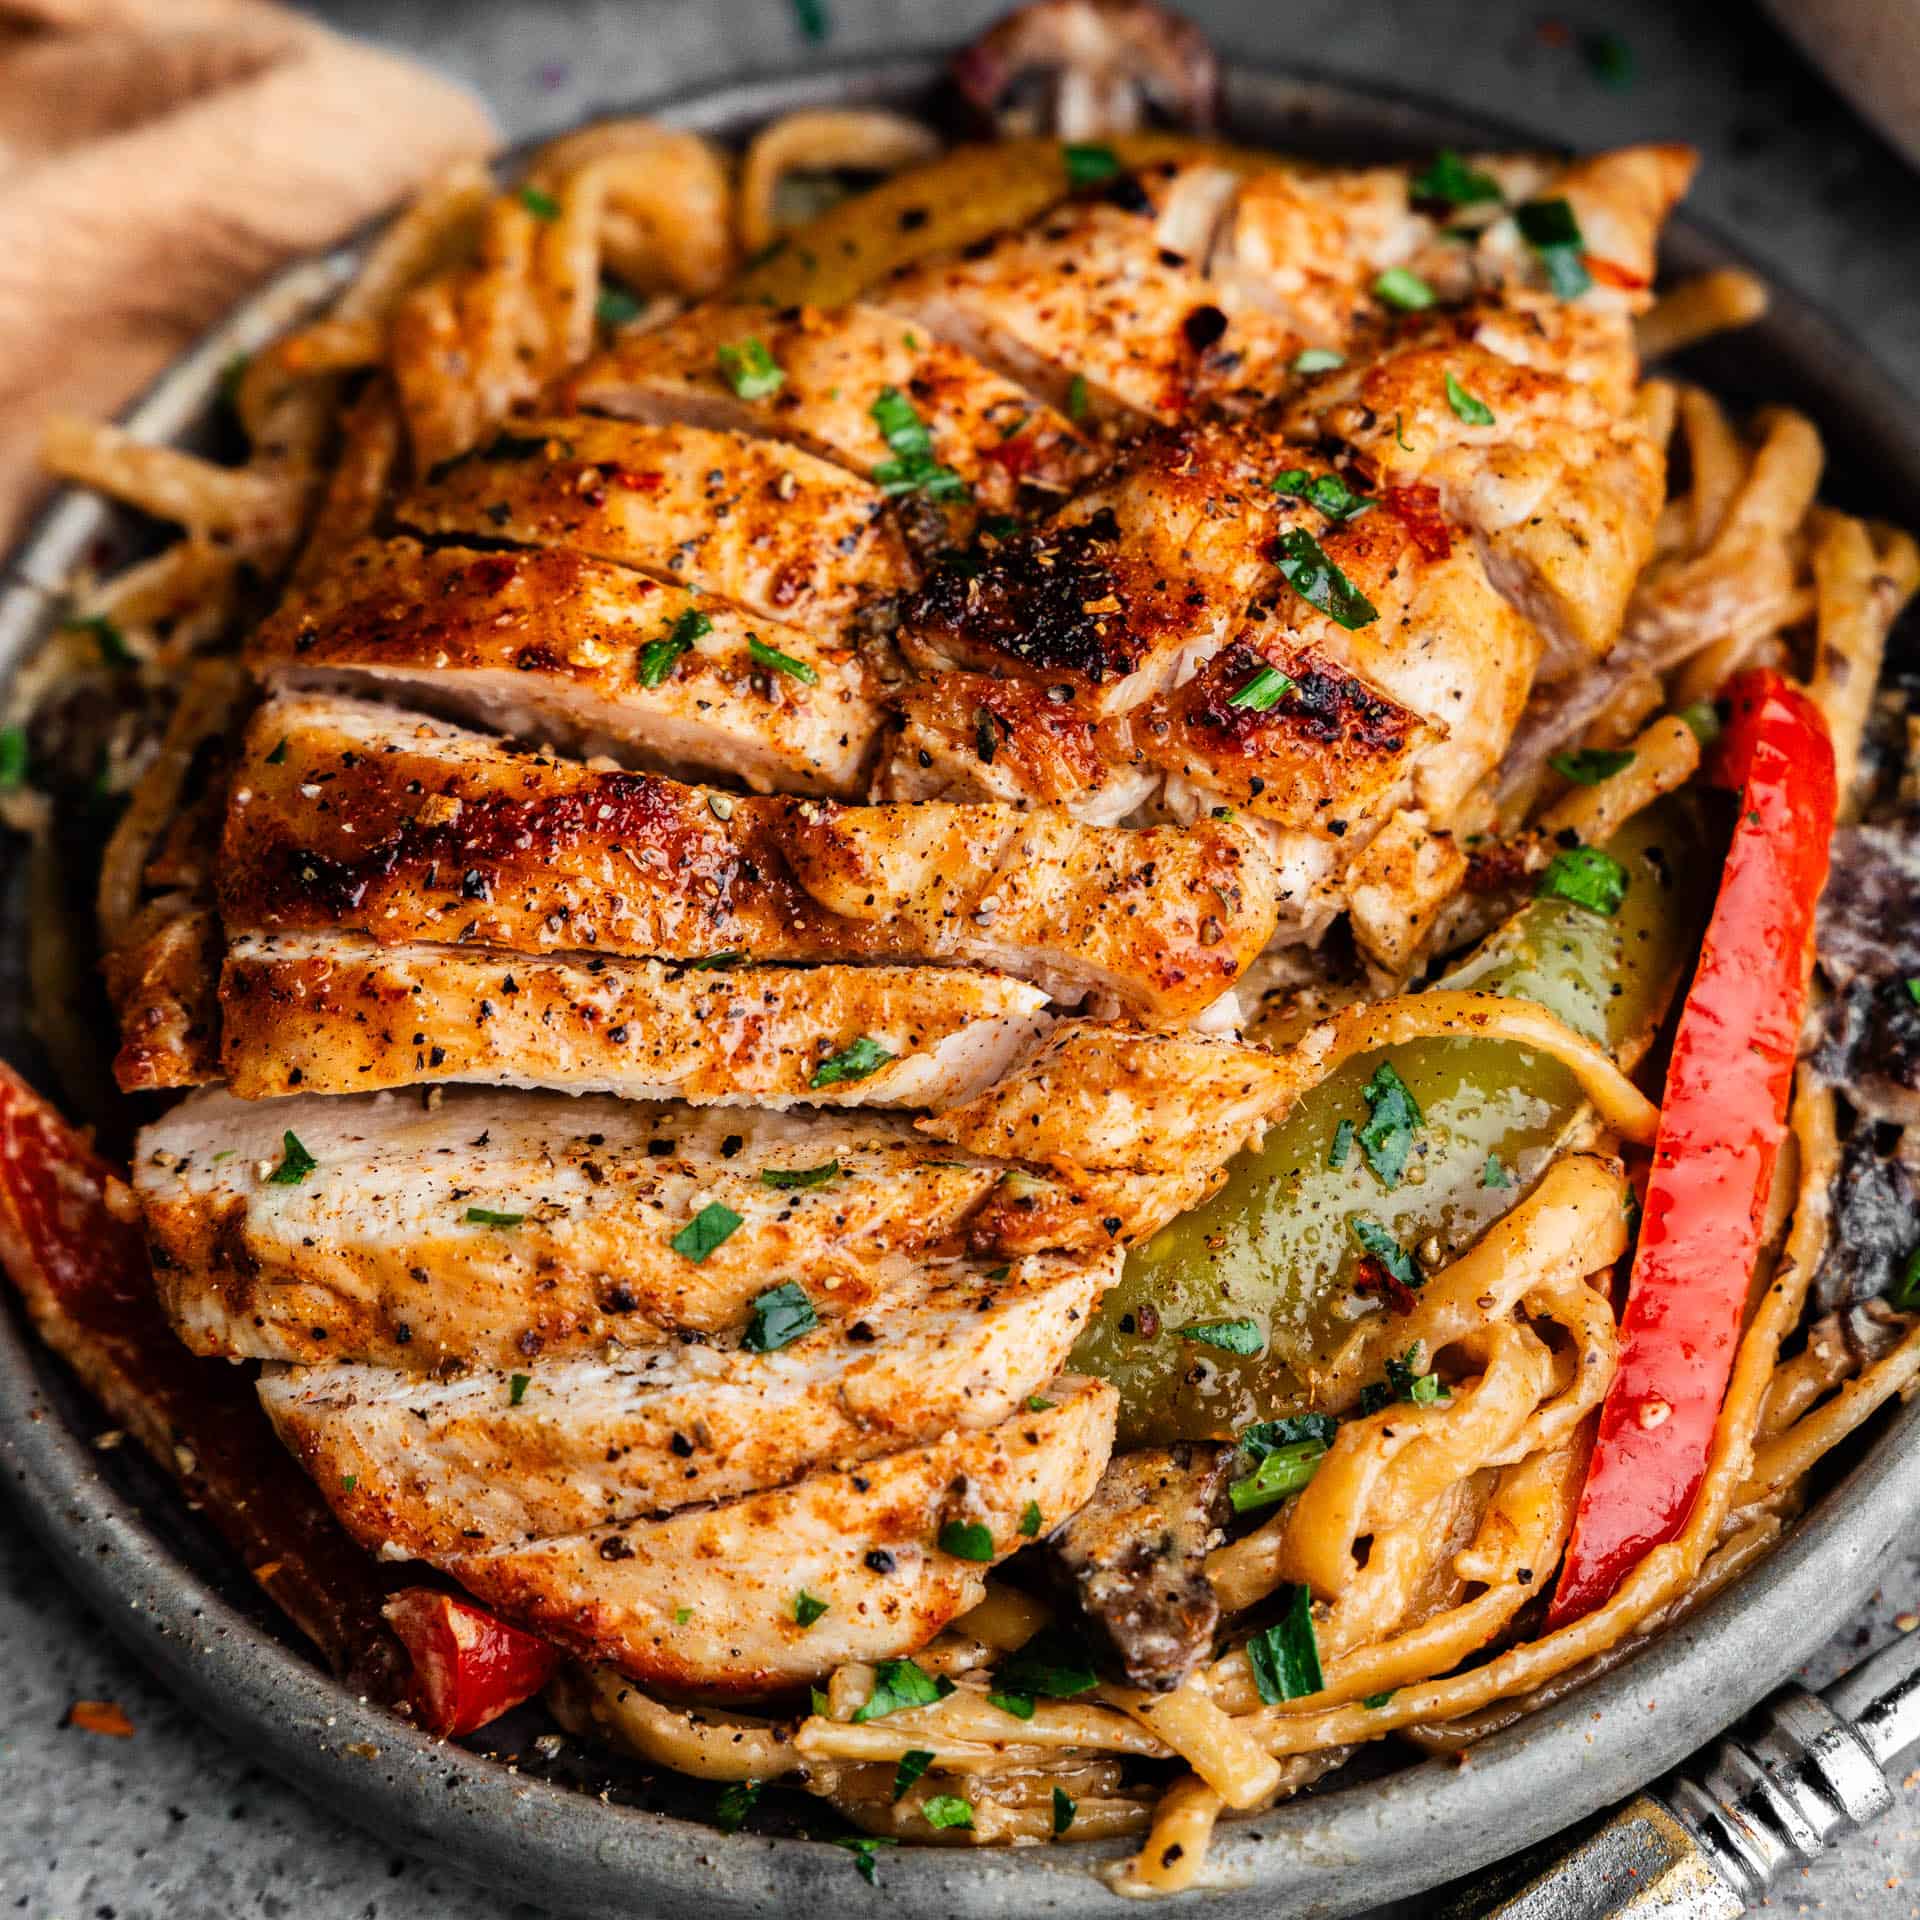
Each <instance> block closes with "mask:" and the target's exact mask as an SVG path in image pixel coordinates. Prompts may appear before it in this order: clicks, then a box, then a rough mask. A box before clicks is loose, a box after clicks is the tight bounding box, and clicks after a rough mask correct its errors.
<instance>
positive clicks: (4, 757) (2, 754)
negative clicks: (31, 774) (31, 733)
mask: <svg viewBox="0 0 1920 1920" xmlns="http://www.w3.org/2000/svg"><path fill="white" fill-rule="evenodd" d="M26 783H27V730H26V728H25V727H0V790H4V791H6V792H9V793H10V792H12V791H13V789H14V788H16V787H23V786H25V785H26Z"/></svg>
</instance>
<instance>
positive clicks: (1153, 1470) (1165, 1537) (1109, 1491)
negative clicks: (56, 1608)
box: [321, 1441, 1233, 1693]
mask: <svg viewBox="0 0 1920 1920" xmlns="http://www.w3.org/2000/svg"><path fill="white" fill-rule="evenodd" d="M1232 1461H1233V1449H1232V1448H1231V1447H1228V1446H1209V1445H1205V1444H1201V1443H1195V1442H1191V1441H1181V1442H1179V1443H1178V1444H1176V1445H1174V1446H1171V1447H1145V1448H1142V1449H1141V1450H1140V1451H1139V1452H1137V1453H1123V1454H1121V1455H1120V1456H1119V1457H1118V1458H1117V1459H1115V1460H1114V1461H1112V1462H1111V1463H1110V1464H1109V1465H1108V1467H1107V1470H1106V1472H1105V1473H1104V1474H1102V1475H1101V1476H1100V1484H1099V1485H1098V1486H1097V1487H1096V1488H1095V1489H1094V1490H1093V1497H1092V1498H1091V1499H1090V1500H1089V1501H1088V1502H1087V1504H1086V1505H1085V1506H1084V1507H1082V1508H1081V1509H1080V1510H1079V1512H1078V1513H1076V1514H1075V1515H1074V1516H1073V1517H1072V1518H1071V1519H1070V1520H1068V1521H1067V1523H1066V1524H1065V1525H1064V1526H1063V1527H1060V1528H1058V1529H1057V1530H1056V1531H1055V1532H1054V1534H1053V1535H1052V1537H1051V1538H1050V1539H1049V1540H1048V1542H1047V1557H1048V1559H1049V1561H1050V1562H1051V1564H1052V1567H1053V1570H1054V1573H1055V1576H1056V1579H1057V1582H1058V1584H1059V1585H1060V1586H1061V1587H1062V1588H1063V1589H1064V1590H1065V1592H1066V1594H1067V1595H1068V1596H1069V1597H1070V1598H1071V1599H1072V1600H1073V1601H1074V1602H1075V1604H1076V1605H1077V1606H1078V1608H1079V1610H1080V1616H1081V1618H1082V1619H1083V1620H1085V1621H1086V1623H1087V1625H1088V1626H1089V1627H1091V1628H1092V1629H1093V1632H1094V1636H1095V1639H1096V1641H1097V1642H1098V1643H1099V1645H1100V1648H1101V1651H1102V1652H1103V1653H1104V1654H1105V1655H1106V1657H1107V1658H1108V1660H1109V1661H1111V1662H1112V1663H1113V1665H1115V1666H1116V1667H1118V1669H1119V1671H1120V1675H1121V1678H1123V1679H1124V1680H1125V1682H1126V1684H1127V1685H1128V1686H1130V1687H1144V1688H1146V1689H1147V1690H1148V1691H1149V1692H1153V1693H1171V1692H1172V1691H1173V1689H1174V1688H1175V1687H1177V1686H1178V1685H1179V1684H1180V1683H1181V1681H1183V1680H1184V1679H1186V1677H1187V1676H1188V1674H1190V1673H1191V1672H1193V1670H1194V1669H1195V1668H1196V1667H1197V1666H1199V1665H1200V1664H1201V1662H1202V1661H1204V1660H1207V1659H1210V1658H1211V1657H1212V1654H1213V1636H1214V1631H1215V1629H1216V1628H1217V1627H1218V1626H1219V1624H1220V1602H1219V1601H1218V1600H1217V1599H1216V1598H1215V1597H1214V1592H1213V1588H1212V1587H1211V1586H1209V1585H1208V1583H1207V1567H1206V1559H1207V1554H1208V1552H1209V1550H1210V1549H1211V1548H1212V1547H1214V1546H1216V1545H1217V1544H1218V1543H1219V1541H1220V1539H1221V1537H1222V1536H1221V1532H1220V1529H1221V1527H1222V1525H1223V1524H1224V1522H1225V1520H1226V1517H1227V1471H1228V1468H1229V1467H1230V1466H1231V1464H1232ZM326 1484H327V1482H326V1481H325V1480H324V1479H322V1481H321V1485H322V1486H325V1485H326Z"/></svg>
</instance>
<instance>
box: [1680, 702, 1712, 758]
mask: <svg viewBox="0 0 1920 1920" xmlns="http://www.w3.org/2000/svg"><path fill="white" fill-rule="evenodd" d="M1680 718H1681V719H1682V720H1684V721H1685V722H1686V723H1687V725H1688V726H1689V727H1690V728H1692V730H1693V737H1694V738H1695V739H1696V740H1698V741H1699V742H1700V744H1701V745H1702V746H1703V747H1710V746H1712V745H1713V743H1714V742H1715V741H1716V740H1718V739H1719V738H1720V715H1719V713H1718V712H1717V711H1716V709H1715V707H1714V704H1713V702H1712V701H1711V700H1695V701H1694V702H1693V703H1692V704H1691V705H1689V706H1684V707H1682V708H1681V709H1680Z"/></svg>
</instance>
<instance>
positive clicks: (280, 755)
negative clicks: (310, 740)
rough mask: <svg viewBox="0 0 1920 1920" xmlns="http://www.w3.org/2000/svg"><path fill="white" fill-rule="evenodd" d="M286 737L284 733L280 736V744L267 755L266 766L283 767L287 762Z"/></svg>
mask: <svg viewBox="0 0 1920 1920" xmlns="http://www.w3.org/2000/svg"><path fill="white" fill-rule="evenodd" d="M287 739H288V736H287V735H286V734H284V733H283V734H282V735H281V736H280V744H279V745H278V746H277V747H275V748H274V750H273V751H272V752H271V753H270V754H268V755H267V765H268V766H270V767H284V766H285V765H286V764H287Z"/></svg>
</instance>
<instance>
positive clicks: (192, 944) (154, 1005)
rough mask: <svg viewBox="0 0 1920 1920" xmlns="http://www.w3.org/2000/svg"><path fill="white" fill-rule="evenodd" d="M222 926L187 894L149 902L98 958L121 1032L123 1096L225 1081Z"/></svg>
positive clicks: (117, 1065) (117, 1076) (116, 1068)
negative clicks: (222, 1058) (222, 1073)
mask: <svg viewBox="0 0 1920 1920" xmlns="http://www.w3.org/2000/svg"><path fill="white" fill-rule="evenodd" d="M220 945H221V942H220V922H219V920H218V918H217V917H216V916H215V914H214V911H213V909H212V908H211V907H210V906H207V905H206V904H204V902H202V901H200V900H198V899H196V898H195V897H194V896H193V895H192V894H190V893H186V892H180V893H166V894H161V895H160V896H159V897H158V898H156V899H153V900H149V901H148V902H147V903H146V904H145V905H144V906H143V907H141V909H140V910H139V912H137V913H136V914H135V915H134V916H133V918H132V919H131V920H129V921H128V922H127V924H126V926H125V928H124V929H123V930H122V931H121V934H120V938H119V939H118V940H117V941H116V942H115V943H114V944H113V945H112V946H111V947H109V948H108V949H107V951H106V952H105V953H103V954H102V955H101V957H100V970H101V972H102V974H103V975H104V976H105V978H106V986H107V998H108V999H109V1000H110V1001H111V1002H112V1003H113V1011H114V1017H115V1019H116V1020H117V1021H118V1023H119V1027H120V1047H119V1050H118V1052H116V1053H115V1055H114V1057H113V1078H114V1083H115V1085H117V1086H118V1087H119V1089H120V1091H121V1092H122V1093H152V1092H156V1091H159V1090H161V1089H165V1088H172V1087H197V1086H200V1085H202V1084H203V1083H205V1082H206V1081H208V1080H217V1079H218V1078H219V1077H220V995H219V986H220Z"/></svg>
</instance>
